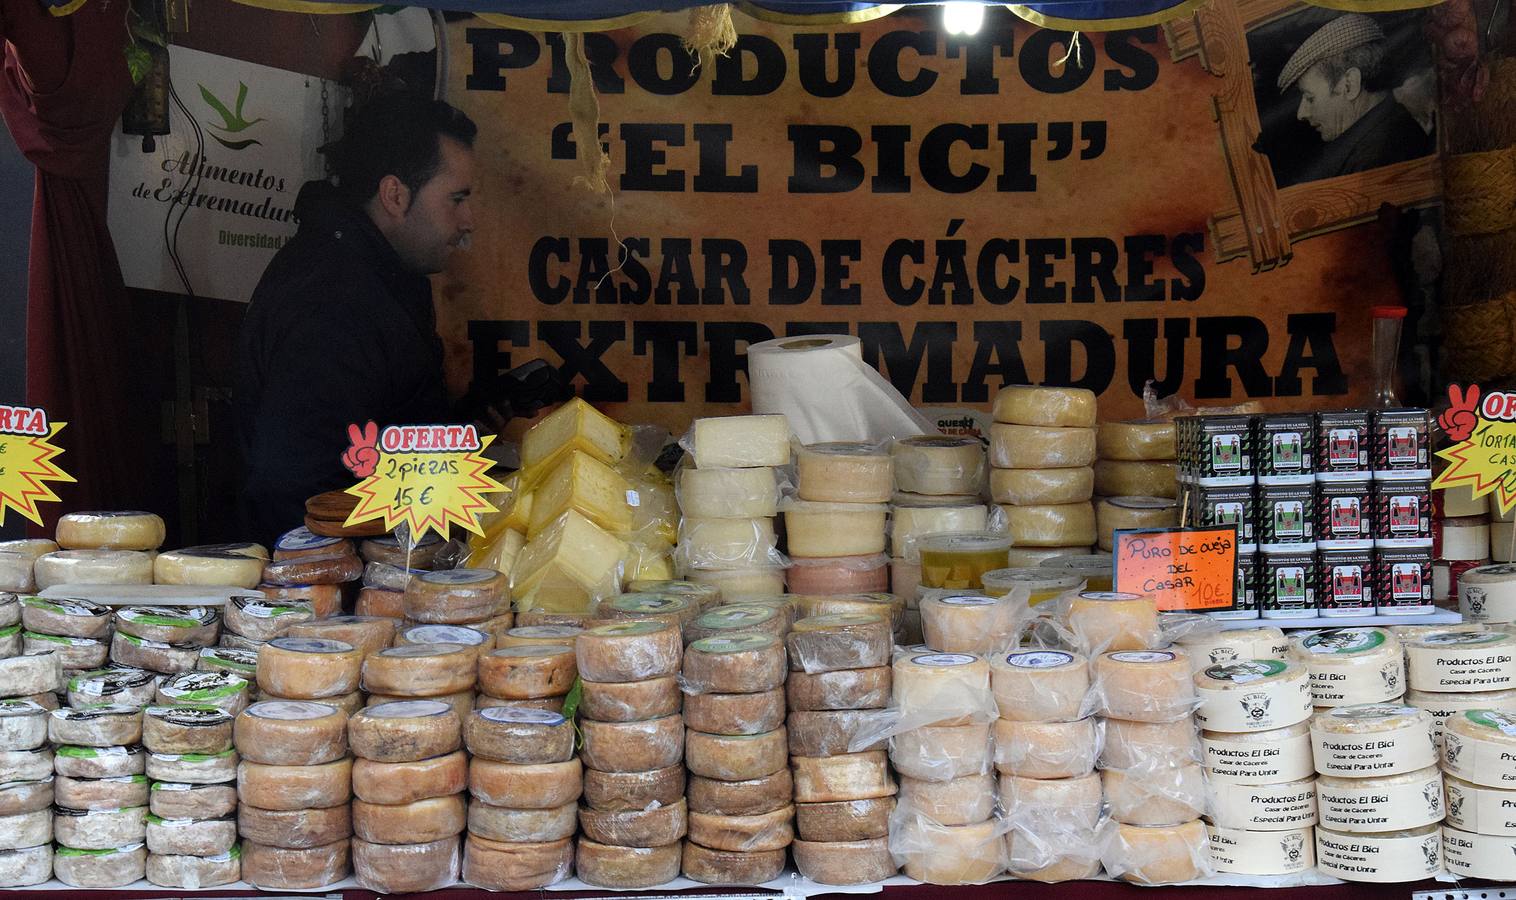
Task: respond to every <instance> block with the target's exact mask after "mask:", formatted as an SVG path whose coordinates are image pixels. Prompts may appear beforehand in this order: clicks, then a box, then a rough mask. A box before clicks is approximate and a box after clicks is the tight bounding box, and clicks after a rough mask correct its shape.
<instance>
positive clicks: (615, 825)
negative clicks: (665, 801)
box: [579, 800, 689, 847]
mask: <svg viewBox="0 0 1516 900" xmlns="http://www.w3.org/2000/svg"><path fill="white" fill-rule="evenodd" d="M688 821H689V815H688V812H687V810H686V808H685V803H684V801H683V800H679V801H676V802H674V803H671V804H669V805H667V806H655V807H651V808H649V809H622V810H603V809H593V808H589V807H586V808H584V809H581V810H580V811H579V828H580V830H581V831H583V832H584V836H585V837H587V838H589V839H590V840H592V841H596V842H598V843H601V844H610V845H612V846H617V847H663V846H667V845H668V844H672V843H674V842H675V841H677V840H679V839H680V838H682V837H684V833H685V830H686V828H687V826H688Z"/></svg>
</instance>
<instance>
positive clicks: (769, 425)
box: [685, 415, 790, 469]
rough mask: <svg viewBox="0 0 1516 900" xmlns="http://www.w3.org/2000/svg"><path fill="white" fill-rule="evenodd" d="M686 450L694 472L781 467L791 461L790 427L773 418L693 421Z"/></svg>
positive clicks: (783, 419) (779, 418)
mask: <svg viewBox="0 0 1516 900" xmlns="http://www.w3.org/2000/svg"><path fill="white" fill-rule="evenodd" d="M685 447H686V449H688V450H689V452H690V456H691V457H692V458H693V459H694V463H695V468H697V469H727V468H756V467H760V466H782V465H785V464H787V463H788V462H789V461H790V425H789V422H788V421H786V420H785V418H784V416H774V415H768V416H717V417H712V418H705V419H696V420H695V422H694V424H693V425H692V426H691V427H690V433H689V437H688V439H687V442H686V443H685Z"/></svg>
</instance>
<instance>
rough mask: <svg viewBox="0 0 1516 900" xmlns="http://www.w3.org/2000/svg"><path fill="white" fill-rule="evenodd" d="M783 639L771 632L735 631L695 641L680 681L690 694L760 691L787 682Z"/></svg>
mask: <svg viewBox="0 0 1516 900" xmlns="http://www.w3.org/2000/svg"><path fill="white" fill-rule="evenodd" d="M785 673H786V668H785V647H784V642H783V641H782V640H780V639H779V638H778V637H777V636H775V635H772V634H733V635H727V636H719V637H708V638H702V639H699V640H696V641H693V642H692V643H691V644H690V645H689V646H688V647H686V648H685V651H684V664H683V669H682V670H681V672H680V683H681V684H682V685H683V687H684V690H685V691H686V692H688V693H692V694H695V693H722V694H734V693H757V692H761V691H769V690H773V689H775V688H778V687H781V686H783V685H784V681H785Z"/></svg>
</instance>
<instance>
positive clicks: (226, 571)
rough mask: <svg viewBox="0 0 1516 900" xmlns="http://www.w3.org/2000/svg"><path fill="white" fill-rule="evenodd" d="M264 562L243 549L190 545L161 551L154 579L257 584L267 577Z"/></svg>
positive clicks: (198, 583)
mask: <svg viewBox="0 0 1516 900" xmlns="http://www.w3.org/2000/svg"><path fill="white" fill-rule="evenodd" d="M263 565H264V560H262V559H259V558H257V557H255V556H247V555H246V554H243V553H232V552H228V551H225V550H212V549H209V548H198V547H189V548H185V549H183V550H170V551H169V552H167V553H160V554H158V556H157V557H156V558H155V559H154V560H153V582H154V583H155V584H196V585H230V586H233V587H243V588H253V587H257V586H258V582H260V581H262V580H263Z"/></svg>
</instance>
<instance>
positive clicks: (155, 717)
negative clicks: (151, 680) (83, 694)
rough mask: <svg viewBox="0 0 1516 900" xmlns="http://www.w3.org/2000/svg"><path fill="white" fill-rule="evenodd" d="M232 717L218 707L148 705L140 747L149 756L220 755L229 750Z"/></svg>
mask: <svg viewBox="0 0 1516 900" xmlns="http://www.w3.org/2000/svg"><path fill="white" fill-rule="evenodd" d="M233 718H234V716H233V714H232V713H229V712H227V711H226V710H224V709H222V708H220V707H218V706H209V705H202V706H192V705H174V706H149V707H147V708H146V709H145V710H143V711H142V745H143V746H144V747H146V748H147V750H148V752H149V753H170V754H173V753H221V752H223V751H225V750H230V749H231V747H232V720H233ZM75 743H77V742H75Z"/></svg>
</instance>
